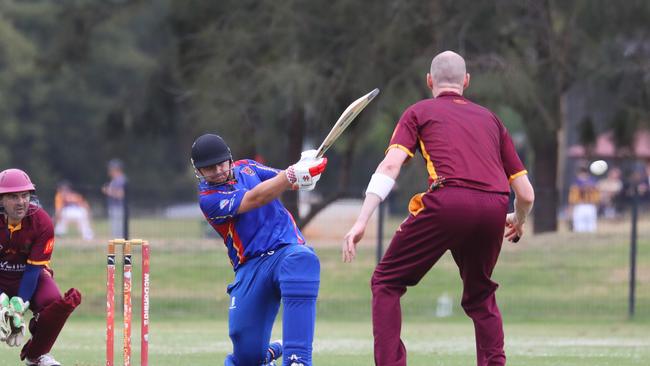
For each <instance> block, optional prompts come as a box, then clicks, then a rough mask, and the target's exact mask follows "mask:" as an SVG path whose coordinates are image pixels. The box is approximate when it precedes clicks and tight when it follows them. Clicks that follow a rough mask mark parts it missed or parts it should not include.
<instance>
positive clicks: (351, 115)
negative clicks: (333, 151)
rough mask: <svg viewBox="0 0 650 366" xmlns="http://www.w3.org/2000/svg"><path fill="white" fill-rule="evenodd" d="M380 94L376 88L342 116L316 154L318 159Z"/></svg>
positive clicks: (353, 103)
mask: <svg viewBox="0 0 650 366" xmlns="http://www.w3.org/2000/svg"><path fill="white" fill-rule="evenodd" d="M377 94H379V89H377V88H375V89H374V90H373V91H371V92H370V93H368V94H366V95H364V96H362V97H361V98H359V99H357V100H355V101H354V102H352V104H350V105H349V106H348V107H347V108H346V109H345V111H343V113H342V114H341V116H340V117H339V119H338V120H337V121H336V123H335V124H334V126H333V127H332V129H331V130H330V132H329V133H328V134H327V136H326V137H325V139H324V140H323V143H321V145H320V147H319V148H318V152H317V153H316V158H317V159H318V158H321V157H323V155H324V154H325V152H326V151H327V149H329V148H330V147H331V146H332V145H333V144H334V141H336V139H338V138H339V136H341V134H342V133H343V131H345V129H346V128H347V127H348V126H349V125H350V123H352V121H353V120H354V119H355V118H356V117H357V116H358V115H359V113H361V111H362V110H363V109H364V108H365V107H366V106H367V105H368V104H369V103H370V102H371V101H372V100H373V99H374V98H375V97H376V96H377Z"/></svg>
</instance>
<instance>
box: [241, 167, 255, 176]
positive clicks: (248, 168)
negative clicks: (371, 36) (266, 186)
mask: <svg viewBox="0 0 650 366" xmlns="http://www.w3.org/2000/svg"><path fill="white" fill-rule="evenodd" d="M241 172H242V173H244V174H247V175H255V172H254V171H253V169H251V168H250V167H248V166H245V167H244V168H242V170H241Z"/></svg>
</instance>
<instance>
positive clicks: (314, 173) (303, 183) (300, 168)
mask: <svg viewBox="0 0 650 366" xmlns="http://www.w3.org/2000/svg"><path fill="white" fill-rule="evenodd" d="M326 166H327V158H320V159H316V150H307V151H304V152H303V153H302V154H301V158H300V161H298V162H297V163H295V164H293V165H292V166H290V167H288V168H287V170H286V175H287V179H288V180H289V183H291V184H294V185H297V186H298V189H300V190H301V191H311V190H312V189H314V188H315V187H316V182H318V180H319V179H320V175H321V173H322V172H323V171H325V167H326Z"/></svg>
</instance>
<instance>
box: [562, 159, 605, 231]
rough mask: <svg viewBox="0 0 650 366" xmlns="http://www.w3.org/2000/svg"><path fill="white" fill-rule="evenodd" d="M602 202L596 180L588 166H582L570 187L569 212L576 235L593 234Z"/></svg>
mask: <svg viewBox="0 0 650 366" xmlns="http://www.w3.org/2000/svg"><path fill="white" fill-rule="evenodd" d="M599 201H600V195H599V193H598V188H597V187H596V179H595V178H594V177H592V176H591V173H589V169H588V168H587V167H586V166H580V167H579V168H578V171H577V173H576V177H575V179H574V181H573V183H572V184H571V187H569V212H570V213H571V222H572V230H573V231H574V232H576V233H593V232H595V231H596V229H597V226H598V207H597V206H596V205H597V204H598V202H599Z"/></svg>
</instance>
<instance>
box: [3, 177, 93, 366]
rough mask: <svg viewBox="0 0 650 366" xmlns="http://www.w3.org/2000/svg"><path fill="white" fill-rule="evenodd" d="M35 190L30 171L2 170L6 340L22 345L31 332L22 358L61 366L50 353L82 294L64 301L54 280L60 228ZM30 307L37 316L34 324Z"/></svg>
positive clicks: (33, 363)
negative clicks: (52, 262)
mask: <svg viewBox="0 0 650 366" xmlns="http://www.w3.org/2000/svg"><path fill="white" fill-rule="evenodd" d="M34 192H35V187H34V184H32V182H31V180H30V179H29V176H28V175H27V174H26V173H25V172H24V171H22V170H19V169H7V170H4V171H2V172H0V212H1V214H0V341H2V342H6V343H7V344H8V345H9V346H12V347H18V346H22V345H23V343H24V341H25V336H26V329H27V328H29V332H30V333H31V338H30V339H29V340H28V341H27V343H26V344H25V345H24V346H23V348H22V351H21V352H20V358H21V360H25V364H26V365H28V366H29V365H31V366H60V365H61V364H60V363H59V362H57V361H56V360H55V359H54V357H52V356H51V355H50V354H49V353H48V352H49V351H50V350H51V349H52V346H53V345H54V342H55V341H56V338H57V336H58V335H59V333H60V332H61V329H62V328H63V325H64V324H65V321H66V320H67V319H68V316H69V315H70V314H71V313H72V311H73V310H74V309H75V308H76V307H77V306H78V305H79V303H81V294H80V293H79V291H77V290H76V289H70V290H68V292H66V293H65V295H64V296H63V297H61V293H60V291H59V289H58V287H57V285H56V283H55V282H54V278H53V271H52V270H51V269H50V268H49V262H50V258H51V256H52V250H53V249H54V229H53V226H52V220H51V219H50V217H49V216H48V214H47V213H46V212H45V211H44V210H43V209H42V208H41V207H40V206H39V205H38V204H37V201H36V200H35V196H34V195H33V193H34ZM28 309H30V310H31V311H32V313H33V314H34V316H33V318H32V319H31V320H30V322H29V326H27V324H26V322H25V314H26V312H27V310H28Z"/></svg>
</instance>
